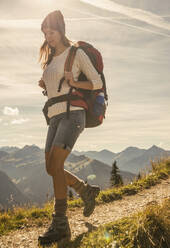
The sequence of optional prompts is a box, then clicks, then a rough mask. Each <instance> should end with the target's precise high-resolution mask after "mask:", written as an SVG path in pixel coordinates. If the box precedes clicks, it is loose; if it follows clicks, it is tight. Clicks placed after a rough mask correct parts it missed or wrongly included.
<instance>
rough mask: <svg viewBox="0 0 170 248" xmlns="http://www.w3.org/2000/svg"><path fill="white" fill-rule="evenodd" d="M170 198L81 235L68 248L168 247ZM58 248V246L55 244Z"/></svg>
mask: <svg viewBox="0 0 170 248" xmlns="http://www.w3.org/2000/svg"><path fill="white" fill-rule="evenodd" d="M169 209H170V200H168V199H167V200H165V201H164V203H163V204H162V205H161V206H159V205H157V204H154V205H150V206H147V208H146V209H145V210H144V211H142V212H139V213H137V214H135V215H133V216H131V217H126V218H123V219H121V220H118V221H116V222H111V223H109V224H105V225H102V226H100V227H99V228H97V230H95V231H92V232H88V233H86V234H84V235H83V236H82V235H80V236H79V237H77V238H76V239H75V240H74V241H72V242H70V245H67V247H68V248H90V247H95V248H168V247H169V244H170V211H169ZM53 247H56V246H53Z"/></svg>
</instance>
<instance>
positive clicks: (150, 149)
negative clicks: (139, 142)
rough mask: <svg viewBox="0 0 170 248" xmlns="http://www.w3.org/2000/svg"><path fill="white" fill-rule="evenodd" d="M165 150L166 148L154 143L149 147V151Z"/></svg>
mask: <svg viewBox="0 0 170 248" xmlns="http://www.w3.org/2000/svg"><path fill="white" fill-rule="evenodd" d="M158 150H159V151H164V149H162V148H161V147H158V146H156V145H153V146H151V147H150V148H149V149H148V151H158Z"/></svg>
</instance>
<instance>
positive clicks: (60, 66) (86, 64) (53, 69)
mask: <svg viewBox="0 0 170 248" xmlns="http://www.w3.org/2000/svg"><path fill="white" fill-rule="evenodd" d="M69 49H70V47H68V48H67V49H66V50H65V51H64V52H63V53H61V54H60V55H58V56H55V57H53V59H52V61H51V63H50V64H49V65H48V66H47V67H46V68H45V70H44V72H43V75H42V79H43V81H44V82H45V85H46V89H47V95H48V99H50V98H52V97H55V96H60V95H64V94H67V93H68V92H69V89H70V86H69V85H68V84H67V83H66V81H64V82H63V84H62V88H61V91H60V92H58V86H59V83H60V79H61V78H62V77H63V76H64V64H65V60H66V58H67V55H68V52H69ZM81 71H82V72H83V73H84V74H85V75H86V77H87V78H88V80H89V81H91V82H92V84H93V89H100V88H101V87H102V80H101V77H100V74H98V72H97V71H96V70H95V68H94V67H93V65H92V63H91V61H90V59H89V57H88V56H87V55H86V54H85V52H84V51H83V50H81V49H78V51H77V53H76V56H75V59H74V63H73V67H72V72H73V77H74V80H75V81H78V76H79V74H80V72H81ZM78 109H82V108H81V107H75V106H70V111H73V110H78ZM66 111H67V103H66V102H59V103H56V104H54V105H52V106H51V107H49V108H48V117H49V118H51V117H53V116H55V115H58V114H60V113H63V112H66Z"/></svg>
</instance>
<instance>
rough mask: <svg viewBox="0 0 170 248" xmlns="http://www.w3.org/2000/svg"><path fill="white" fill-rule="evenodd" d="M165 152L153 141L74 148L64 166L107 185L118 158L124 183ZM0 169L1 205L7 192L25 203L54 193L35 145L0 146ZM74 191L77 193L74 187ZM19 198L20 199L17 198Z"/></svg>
mask: <svg viewBox="0 0 170 248" xmlns="http://www.w3.org/2000/svg"><path fill="white" fill-rule="evenodd" d="M165 156H170V151H165V150H163V149H162V148H159V147H157V146H155V145H153V146H152V147H151V148H149V149H139V148H137V147H128V148H126V149H125V150H123V151H122V152H119V153H114V152H111V151H109V150H106V149H105V150H102V151H85V152H83V151H81V152H80V151H76V150H75V151H73V152H72V153H71V154H70V155H69V156H68V158H67V159H66V161H65V169H66V170H68V171H70V172H71V173H73V174H75V175H76V176H78V177H80V178H81V179H83V180H84V181H87V182H88V183H90V184H97V185H99V186H100V187H101V189H106V188H109V187H110V173H111V169H112V164H113V162H114V161H116V162H117V166H118V167H119V169H120V174H121V176H122V178H123V181H124V183H125V184H126V183H129V182H131V181H133V180H134V178H135V177H136V175H137V174H138V173H139V172H140V171H141V170H145V171H147V172H149V170H150V169H151V165H150V161H151V160H157V159H160V158H161V157H165ZM0 172H1V175H5V176H4V177H3V176H1V177H0V204H1V206H7V207H8V206H9V200H8V201H7V200H4V199H9V196H10V195H15V198H16V199H15V202H16V204H17V203H18V202H20V203H23V204H24V203H25V202H26V201H27V200H29V202H32V203H34V204H39V205H41V204H43V203H44V202H46V201H47V200H49V199H51V198H52V197H53V186H52V179H51V176H49V175H48V174H47V173H46V170H45V161H44V150H43V149H41V148H39V147H38V146H36V145H30V146H29V145H26V146H24V147H23V148H18V147H0ZM3 173H5V174H3ZM1 178H3V180H2V179H1ZM4 185H6V186H5V188H4ZM11 185H13V186H11ZM4 189H6V190H4ZM12 189H14V191H15V192H13V191H12ZM68 189H69V187H68ZM5 192H6V193H5ZM73 193H74V195H76V192H75V191H74V190H73ZM2 196H3V197H2ZM21 198H22V199H23V200H22V201H20V200H18V199H21Z"/></svg>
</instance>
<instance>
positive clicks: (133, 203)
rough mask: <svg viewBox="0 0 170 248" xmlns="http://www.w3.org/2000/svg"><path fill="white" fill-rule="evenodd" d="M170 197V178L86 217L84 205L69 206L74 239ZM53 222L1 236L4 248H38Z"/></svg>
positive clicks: (109, 204)
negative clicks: (41, 238) (42, 236)
mask: <svg viewBox="0 0 170 248" xmlns="http://www.w3.org/2000/svg"><path fill="white" fill-rule="evenodd" d="M169 197H170V178H168V179H167V180H162V181H161V183H160V184H157V185H155V186H153V187H151V188H150V189H145V190H143V191H141V192H139V193H137V194H136V195H132V196H124V197H123V198H122V199H121V200H116V201H113V202H110V203H105V204H102V205H98V206H96V208H95V211H94V213H93V214H92V215H91V216H90V217H88V218H86V217H84V216H83V214H82V212H83V208H74V210H70V209H68V211H67V215H68V218H69V223H70V227H71V231H72V240H74V239H75V238H76V237H77V236H79V235H82V234H83V233H86V232H88V231H92V230H94V229H95V228H97V227H98V226H99V225H103V224H105V223H109V222H112V221H115V220H118V219H120V218H122V217H126V216H130V215H131V214H134V213H135V212H138V211H140V210H142V209H143V208H145V207H146V206H147V205H148V204H151V203H153V202H158V203H161V202H162V201H163V200H164V199H165V198H169ZM49 223H50V222H48V223H44V225H43V226H42V227H34V226H33V227H28V228H26V227H25V228H23V229H19V230H15V231H12V232H10V233H8V234H7V235H4V236H1V237H0V248H18V247H19V248H37V247H38V241H37V238H38V236H39V234H42V233H43V232H44V231H45V229H46V228H47V227H48V225H49Z"/></svg>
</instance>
